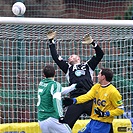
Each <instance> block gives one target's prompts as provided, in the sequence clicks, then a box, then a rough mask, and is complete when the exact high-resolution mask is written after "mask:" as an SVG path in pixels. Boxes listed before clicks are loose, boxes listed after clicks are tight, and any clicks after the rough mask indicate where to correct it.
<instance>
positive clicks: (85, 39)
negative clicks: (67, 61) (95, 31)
mask: <svg viewBox="0 0 133 133" xmlns="http://www.w3.org/2000/svg"><path fill="white" fill-rule="evenodd" d="M82 44H92V45H93V46H95V43H94V41H93V39H92V37H91V36H90V35H89V34H86V35H85V36H83V40H82Z"/></svg>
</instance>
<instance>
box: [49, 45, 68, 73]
mask: <svg viewBox="0 0 133 133" xmlns="http://www.w3.org/2000/svg"><path fill="white" fill-rule="evenodd" d="M49 48H50V52H51V55H52V58H53V60H54V61H55V63H56V64H57V65H58V66H59V68H60V69H61V70H62V71H63V72H64V73H65V74H66V73H67V70H68V67H69V65H68V63H67V62H66V61H64V60H63V58H62V57H61V56H60V55H59V54H57V51H56V48H55V44H50V45H49Z"/></svg>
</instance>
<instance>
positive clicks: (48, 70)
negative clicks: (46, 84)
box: [43, 65, 55, 78]
mask: <svg viewBox="0 0 133 133" xmlns="http://www.w3.org/2000/svg"><path fill="white" fill-rule="evenodd" d="M43 74H44V75H45V77H46V78H50V77H54V76H55V69H54V67H53V66H52V65H47V66H45V67H44V68H43Z"/></svg>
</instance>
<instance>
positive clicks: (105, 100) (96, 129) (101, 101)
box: [64, 68, 124, 133]
mask: <svg viewBox="0 0 133 133" xmlns="http://www.w3.org/2000/svg"><path fill="white" fill-rule="evenodd" d="M112 78H113V72H112V71H111V70H110V69H108V68H102V69H101V71H100V72H99V74H98V81H99V83H97V84H95V85H94V86H93V87H92V88H91V90H90V91H89V92H88V93H86V94H84V95H81V96H79V97H77V98H66V99H65V100H64V105H65V106H69V105H71V104H74V105H75V104H76V105H77V104H81V103H85V102H87V101H89V100H91V99H94V100H93V108H92V114H91V121H90V122H89V123H88V124H87V125H86V127H85V128H84V129H82V130H81V131H79V132H78V133H109V132H110V129H111V123H112V121H113V119H114V116H119V115H122V114H123V112H124V106H123V102H122V96H121V95H120V93H119V91H118V90H117V89H116V88H115V87H114V86H113V85H112V84H111V81H112Z"/></svg>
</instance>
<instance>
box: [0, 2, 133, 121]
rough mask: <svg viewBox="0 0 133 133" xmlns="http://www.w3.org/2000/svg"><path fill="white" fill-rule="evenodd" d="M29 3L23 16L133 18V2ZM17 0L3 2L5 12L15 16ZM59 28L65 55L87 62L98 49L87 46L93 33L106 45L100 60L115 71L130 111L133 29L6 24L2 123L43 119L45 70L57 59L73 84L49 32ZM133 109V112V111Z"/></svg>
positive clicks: (1, 42) (0, 81) (0, 73)
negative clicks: (40, 101) (40, 96)
mask: <svg viewBox="0 0 133 133" xmlns="http://www.w3.org/2000/svg"><path fill="white" fill-rule="evenodd" d="M21 1H22V2H24V3H25V5H26V8H27V10H26V13H25V14H24V16H23V17H31V18H32V17H36V18H37V17H41V18H50V17H51V18H82V19H83V18H86V19H91V18H97V19H132V16H133V12H132V9H133V1H132V0H110V1H107V0H102V1H98V0H73V1H71V0H45V1H44V0H21ZM14 2H15V1H14V0H0V16H3V17H14V15H13V13H12V12H11V7H12V4H13V3H14ZM50 29H54V30H56V31H57V33H58V34H57V38H56V39H57V42H58V44H57V50H58V53H60V54H61V55H62V57H63V58H65V59H67V58H68V57H69V55H70V54H72V53H75V54H79V55H80V57H81V60H82V61H83V62H84V61H86V60H88V59H89V58H90V57H91V56H92V55H93V54H94V51H93V49H92V47H90V46H86V45H82V44H81V40H82V37H83V35H84V34H86V33H90V34H91V36H92V37H93V38H94V39H95V40H96V42H97V43H98V44H99V45H100V46H101V47H102V48H103V50H104V52H105V56H104V58H103V60H102V61H101V63H100V64H99V66H98V68H97V70H96V72H95V76H94V82H97V78H96V75H97V73H98V71H99V68H100V67H102V66H105V67H110V68H112V70H113V71H114V74H115V76H114V79H113V83H114V84H115V85H116V87H117V88H118V89H119V90H120V92H121V93H122V95H123V101H124V104H125V110H127V109H128V108H129V109H130V111H132V110H133V106H132V104H133V103H132V100H133V99H132V98H133V96H132V91H133V87H132V78H133V72H132V71H133V70H132V69H133V68H132V59H133V57H132V53H133V49H132V48H133V38H132V34H133V31H132V27H107V26H71V25H70V26H65V25H64V26H56V25H53V26H46V25H8V24H5V25H3V24H0V112H1V113H0V115H1V116H0V123H6V122H23V121H37V117H36V115H37V111H36V103H37V86H38V83H39V81H40V80H41V78H43V76H42V68H43V66H44V65H46V64H48V63H52V64H53V65H54V66H55V68H56V69H57V70H56V72H57V75H56V80H57V81H59V82H61V83H62V84H63V85H64V86H66V85H67V84H68V83H67V81H66V78H65V75H64V74H63V73H62V72H61V71H60V69H59V68H58V67H57V65H56V64H55V63H54V61H53V60H52V58H51V55H50V51H49V49H48V41H47V39H46V32H47V31H48V30H50ZM132 113H133V112H132Z"/></svg>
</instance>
